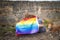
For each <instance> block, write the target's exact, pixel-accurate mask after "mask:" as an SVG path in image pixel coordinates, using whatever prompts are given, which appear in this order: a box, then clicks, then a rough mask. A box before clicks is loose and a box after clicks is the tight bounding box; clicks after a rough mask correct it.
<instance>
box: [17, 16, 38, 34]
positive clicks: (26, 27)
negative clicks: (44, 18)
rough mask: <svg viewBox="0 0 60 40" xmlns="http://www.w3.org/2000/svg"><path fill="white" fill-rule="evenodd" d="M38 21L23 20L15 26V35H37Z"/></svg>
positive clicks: (32, 19)
mask: <svg viewBox="0 0 60 40" xmlns="http://www.w3.org/2000/svg"><path fill="white" fill-rule="evenodd" d="M38 30H39V28H38V21H37V18H36V17H33V18H24V19H23V20H21V21H20V22H18V23H17V24H16V34H33V33H37V32H38Z"/></svg>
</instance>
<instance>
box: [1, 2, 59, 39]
mask: <svg viewBox="0 0 60 40" xmlns="http://www.w3.org/2000/svg"><path fill="white" fill-rule="evenodd" d="M26 10H28V13H30V14H33V15H37V16H39V17H41V18H47V19H50V20H53V19H54V20H53V21H56V20H57V21H56V24H59V25H60V2H0V40H60V39H59V38H60V33H58V35H57V34H55V33H54V34H52V35H51V34H50V33H47V32H46V33H37V34H33V35H25V36H21V37H16V36H15V24H16V23H17V22H18V21H19V20H21V19H22V18H23V17H24V14H25V13H26ZM55 14H58V16H57V15H55Z"/></svg>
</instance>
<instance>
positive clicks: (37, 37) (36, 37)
mask: <svg viewBox="0 0 60 40" xmlns="http://www.w3.org/2000/svg"><path fill="white" fill-rule="evenodd" d="M3 35H4V36H1V37H0V40H60V34H58V33H53V34H52V33H50V32H45V33H36V34H32V35H23V36H19V37H17V36H16V35H15V33H13V32H7V33H5V34H3Z"/></svg>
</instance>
